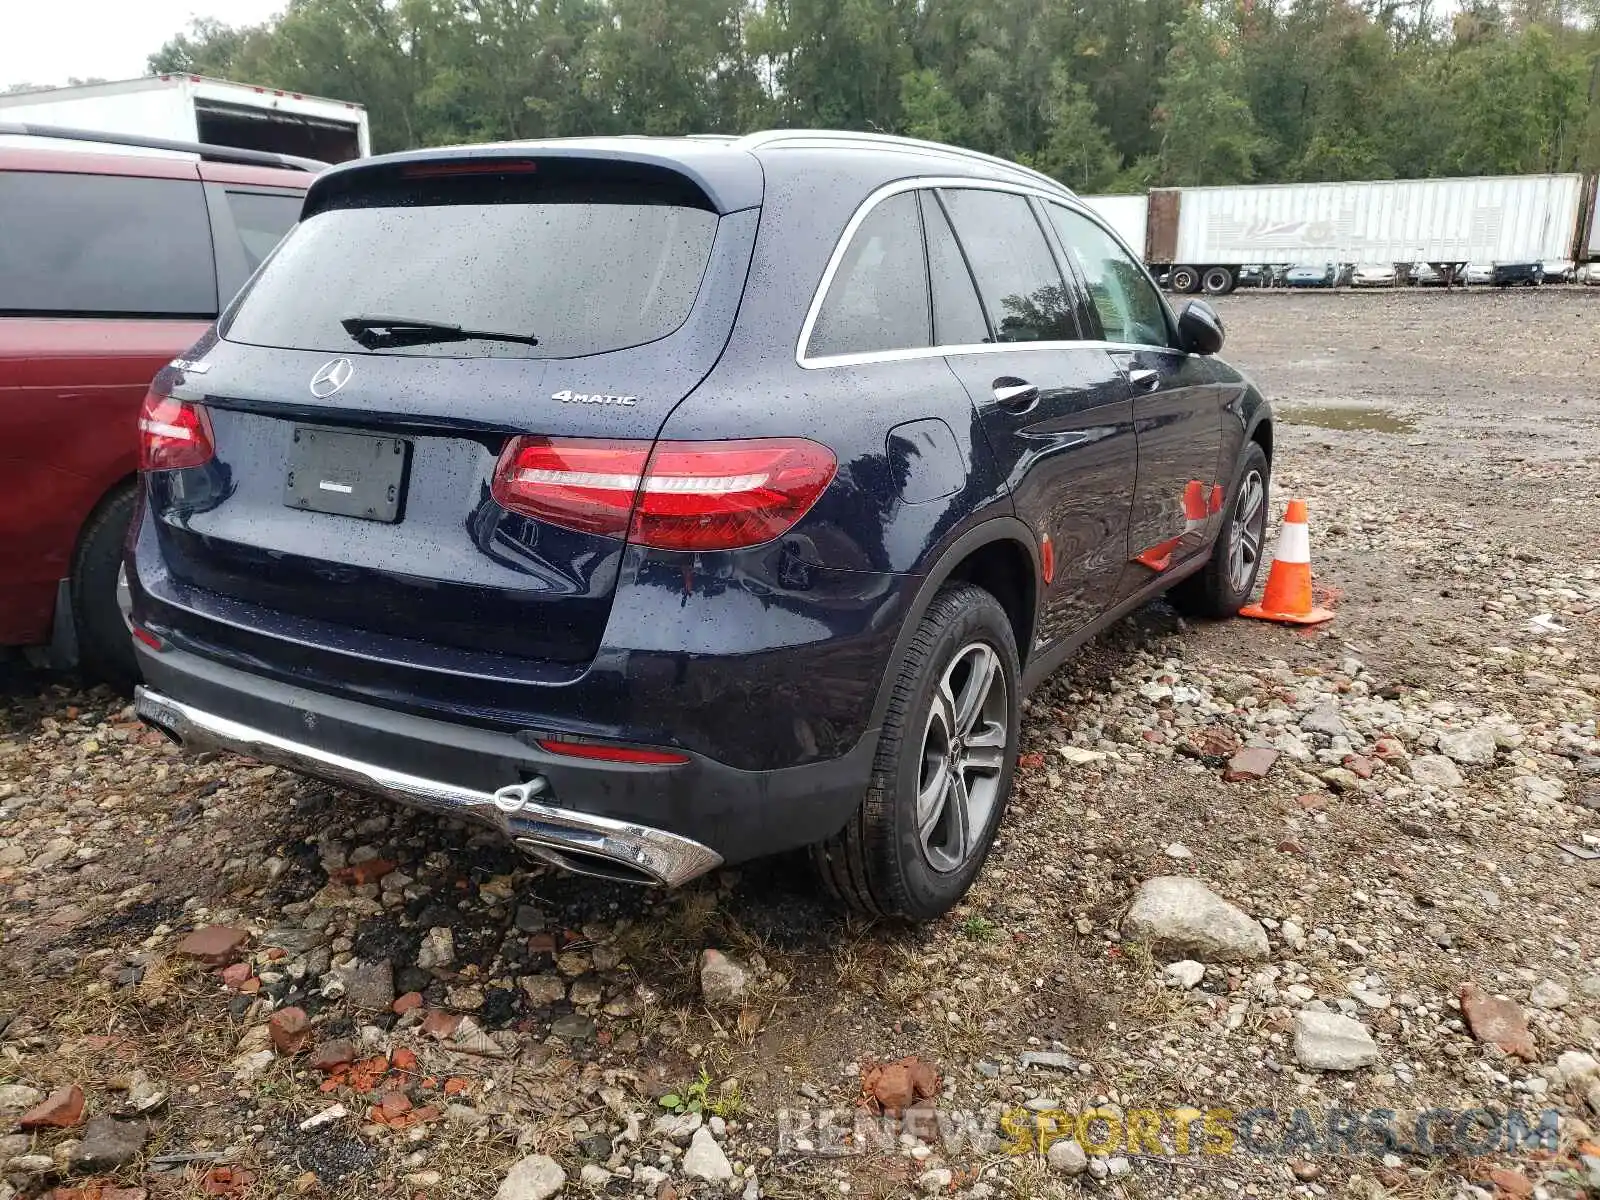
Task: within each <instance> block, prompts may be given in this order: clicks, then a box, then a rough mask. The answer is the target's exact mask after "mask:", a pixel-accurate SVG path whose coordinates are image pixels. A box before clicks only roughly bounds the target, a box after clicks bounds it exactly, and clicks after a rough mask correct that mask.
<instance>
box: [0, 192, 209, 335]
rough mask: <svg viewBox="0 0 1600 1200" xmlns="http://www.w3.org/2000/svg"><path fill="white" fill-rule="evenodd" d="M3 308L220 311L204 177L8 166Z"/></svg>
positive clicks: (0, 246) (2, 196) (1, 246)
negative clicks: (132, 175)
mask: <svg viewBox="0 0 1600 1200" xmlns="http://www.w3.org/2000/svg"><path fill="white" fill-rule="evenodd" d="M0 312H5V313H27V314H40V315H52V316H55V315H61V316H65V315H82V316H133V317H207V318H209V317H214V316H215V315H216V313H217V281H216V275H215V273H214V270H213V266H212V260H211V226H210V222H209V221H208V220H207V217H206V205H205V196H204V194H203V193H202V191H201V186H200V181H199V180H198V179H196V180H193V181H190V180H186V179H137V178H128V177H124V176H119V175H78V174H67V173H57V172H51V171H10V172H0Z"/></svg>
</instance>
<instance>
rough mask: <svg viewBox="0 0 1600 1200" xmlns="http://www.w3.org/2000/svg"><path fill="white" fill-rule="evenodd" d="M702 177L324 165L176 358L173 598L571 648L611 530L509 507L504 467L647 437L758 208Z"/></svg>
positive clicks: (353, 649)
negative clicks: (179, 466)
mask: <svg viewBox="0 0 1600 1200" xmlns="http://www.w3.org/2000/svg"><path fill="white" fill-rule="evenodd" d="M750 162H751V164H752V167H753V168H754V160H753V159H752V160H750ZM754 169H756V170H757V171H758V170H759V169H758V168H754ZM335 174H338V173H335ZM703 182H704V181H703V180H696V179H695V178H692V177H691V176H689V175H687V174H685V173H680V172H677V171H674V170H672V169H671V168H670V167H665V166H661V165H659V164H651V163H639V162H628V161H617V160H614V159H585V158H582V157H554V158H545V157H539V156H537V155H530V156H528V157H526V158H506V157H503V156H502V157H497V158H492V159H488V160H483V159H477V158H466V159H446V160H444V161H429V160H427V159H426V158H421V159H420V160H419V159H415V158H413V159H412V160H410V161H407V162H404V163H401V164H394V165H387V166H385V165H381V160H380V166H378V167H371V166H363V167H360V168H357V169H355V170H353V171H348V172H345V173H344V175H343V176H341V177H339V178H335V179H332V180H331V181H330V182H329V186H327V187H322V185H321V184H320V183H319V185H318V187H319V188H321V190H320V191H319V190H318V189H314V190H313V193H312V195H311V198H310V199H309V200H308V202H307V210H306V212H307V215H306V217H305V219H304V220H302V222H301V224H300V225H299V226H298V227H297V228H296V229H295V231H294V232H293V233H292V234H291V235H290V237H289V238H288V239H287V240H286V241H285V242H284V243H283V244H282V245H281V246H280V247H279V249H278V250H277V252H276V253H275V254H274V255H273V257H272V259H271V260H270V261H269V262H268V263H267V264H266V266H265V267H264V268H263V269H262V272H261V273H260V274H259V275H258V276H257V277H256V279H255V280H254V281H253V283H252V284H251V285H250V286H249V287H248V288H247V289H246V291H245V292H244V293H243V294H242V295H241V297H240V299H239V300H238V301H236V303H235V305H234V306H233V308H232V310H231V311H230V312H229V313H228V314H226V315H225V317H224V319H223V321H222V322H221V323H220V325H219V329H220V331H221V336H220V338H219V339H218V340H217V341H215V342H214V344H212V345H211V346H210V347H209V348H208V349H207V350H206V352H205V355H204V365H203V367H202V370H201V372H195V371H185V372H184V373H183V374H181V375H179V376H177V386H176V387H175V388H174V389H173V397H174V399H176V400H185V401H197V402H199V403H200V404H202V405H203V406H204V409H205V412H206V414H207V416H208V417H209V421H210V427H211V429H210V433H211V438H212V440H213V443H214V446H215V458H214V459H213V460H212V461H211V462H209V463H207V464H206V465H205V466H203V467H196V468H192V469H185V470H177V471H173V472H170V473H168V474H165V475H153V476H151V486H150V501H151V512H152V514H153V516H154V518H155V522H154V523H155V530H156V537H157V539H158V541H159V545H160V549H161V557H162V560H163V562H164V565H165V568H166V574H167V576H168V577H169V579H170V583H171V587H170V589H169V595H168V596H167V597H166V598H167V599H169V600H172V601H173V602H174V603H176V604H178V605H179V606H180V607H181V608H187V609H189V610H190V611H191V612H194V613H199V614H204V615H205V616H208V617H211V618H216V619H218V620H221V621H223V622H225V623H226V624H227V625H229V626H234V627H237V626H239V625H244V626H246V627H247V628H252V627H253V628H255V629H258V630H260V631H262V632H268V633H274V634H280V635H286V636H292V637H293V638H294V639H295V640H297V641H300V642H302V643H305V642H310V643H312V644H317V643H321V644H323V645H325V646H327V647H328V648H331V649H337V650H340V651H342V652H344V653H347V654H348V653H355V654H359V655H362V656H365V657H379V658H386V659H391V660H393V661H400V662H418V661H420V657H419V655H417V654H416V653H415V652H414V651H413V650H409V649H408V647H415V646H416V645H417V644H419V643H420V644H425V645H427V646H429V647H431V648H438V649H444V650H446V651H447V652H449V651H454V652H462V653H465V654H466V655H467V657H468V659H470V658H472V657H475V656H478V655H492V656H494V657H495V658H496V659H498V660H499V663H500V666H501V668H502V669H503V668H504V666H505V659H504V657H503V656H507V655H510V656H514V657H519V658H527V659H541V660H546V661H549V662H554V663H564V664H578V663H584V662H587V661H588V660H589V659H590V658H592V657H593V655H594V653H595V651H596V650H597V648H598V646H599V644H600V639H601V636H602V633H603V631H604V629H605V624H606V620H607V617H608V615H609V612H610V607H611V599H612V595H613V592H614V590H615V587H616V584H617V578H618V571H619V567H620V564H621V559H622V550H623V546H624V541H623V538H622V536H621V531H620V530H618V529H616V528H615V527H614V524H613V525H608V524H607V523H606V522H605V521H604V520H595V521H589V520H587V519H586V518H585V517H584V515H583V513H582V512H581V511H580V512H577V513H576V516H574V513H573V512H571V511H568V512H561V513H558V520H556V521H551V520H546V519H541V515H536V514H542V512H543V510H542V509H540V508H539V507H538V506H537V505H535V506H532V507H531V508H529V509H527V510H525V511H524V512H523V513H518V512H513V511H510V510H509V509H508V508H507V507H505V506H504V505H503V504H502V503H499V502H497V495H499V496H500V498H501V499H504V495H503V494H502V493H500V492H498V491H497V485H496V482H495V480H496V465H497V461H498V460H499V459H500V458H501V456H502V453H503V452H505V451H506V449H507V446H508V443H511V442H513V441H514V440H515V439H517V438H519V437H521V438H527V437H529V436H532V437H534V438H536V439H550V448H545V449H541V447H543V443H542V442H540V441H534V442H531V443H530V442H526V441H523V442H518V443H517V445H518V446H519V447H525V446H528V445H532V446H533V447H534V448H535V450H536V451H537V452H538V454H536V457H537V458H538V461H539V462H542V463H544V464H545V465H546V466H549V465H551V464H552V463H553V464H554V465H555V466H556V467H558V468H562V469H565V470H577V471H581V467H582V462H581V457H582V451H583V448H584V447H585V446H586V445H588V444H589V442H588V440H589V439H598V440H603V441H605V442H607V443H612V442H618V441H621V442H632V443H638V442H643V443H645V444H646V445H648V443H649V441H650V440H651V439H653V438H654V437H655V436H656V434H657V432H658V431H659V429H660V428H661V425H662V422H663V421H664V420H665V419H666V417H667V415H668V413H669V412H670V411H671V410H672V408H673V407H674V406H675V405H676V404H677V403H678V402H679V401H680V400H681V399H682V398H683V397H684V396H686V395H687V394H688V393H689V392H690V391H692V390H693V389H694V387H695V386H696V385H697V384H698V383H699V381H700V380H701V379H703V378H704V376H705V375H706V373H707V372H708V371H709V370H710V369H711V367H712V366H713V365H714V364H715V362H716V360H717V358H718V356H719V355H720V354H721V351H722V348H723V346H724V345H725V344H726V341H727V338H728V334H729V331H730V329H731V328H732V323H733V318H734V314H735V311H736V309H737V305H738V302H739V298H740V295H741V293H742V290H743V286H744V279H745V273H746V270H747V268H748V263H749V258H750V249H751V245H752V243H753V241H754V233H755V225H756V216H757V212H758V209H756V208H754V207H751V206H748V205H747V206H745V207H742V208H740V209H738V210H735V211H719V208H725V207H726V206H727V204H728V203H730V201H729V199H728V197H727V196H726V195H720V196H719V195H718V194H717V193H716V190H715V189H714V188H712V189H709V190H708V189H707V188H706V187H704V186H703ZM756 184H757V187H759V175H757V176H756ZM745 195H746V198H748V190H747V191H746V193H745ZM756 195H757V196H758V195H759V191H757V192H756ZM719 201H720V203H719ZM540 455H542V457H540ZM574 455H576V457H574ZM574 464H575V465H574ZM537 473H538V472H535V474H537ZM557 474H559V471H558V472H557ZM551 478H554V476H551ZM547 491H548V489H547ZM553 494H554V497H555V499H554V500H553V501H549V503H551V504H553V505H554V506H555V507H556V508H557V509H559V508H560V507H561V506H562V504H563V503H564V500H563V496H562V494H561V492H560V491H559V489H556V490H555V491H554V493H553ZM546 500H547V501H548V495H547V497H546ZM579 507H581V505H580V506H579ZM464 665H469V666H470V662H469V663H466V664H464Z"/></svg>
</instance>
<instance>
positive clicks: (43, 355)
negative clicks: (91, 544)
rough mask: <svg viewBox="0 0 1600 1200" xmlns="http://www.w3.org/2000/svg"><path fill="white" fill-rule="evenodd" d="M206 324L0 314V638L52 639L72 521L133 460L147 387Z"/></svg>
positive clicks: (77, 522) (74, 534)
mask: <svg viewBox="0 0 1600 1200" xmlns="http://www.w3.org/2000/svg"><path fill="white" fill-rule="evenodd" d="M205 328H206V324H205V322H203V321H164V320H162V321H156V320H120V319H115V320H108V319H96V318H70V317H69V318H33V317H0V479H4V480H5V481H6V486H5V487H4V488H0V545H3V546H4V547H5V548H6V553H5V554H4V555H0V642H4V643H6V644H10V645H26V644H32V643H37V642H42V641H45V640H48V637H49V634H50V621H51V616H52V613H53V611H54V607H55V589H56V584H57V583H58V581H60V580H61V579H63V578H65V577H66V576H67V575H68V574H69V572H70V571H71V564H72V552H73V548H74V547H75V545H76V544H77V539H78V531H79V529H80V528H81V527H82V525H83V522H84V521H85V520H86V519H87V518H88V516H89V514H90V513H91V512H92V511H93V510H94V507H95V505H96V504H98V503H99V502H100V500H101V499H102V498H103V497H104V496H105V494H106V493H107V492H108V491H110V490H111V489H112V488H113V487H115V486H116V485H117V484H118V483H120V482H121V481H123V480H125V479H129V478H131V477H132V476H133V474H134V473H135V471H136V470H137V468H138V443H137V439H136V437H135V430H134V423H135V421H136V420H137V417H138V411H139V402H140V400H141V399H142V398H143V397H144V393H145V389H146V388H147V387H148V386H149V384H150V381H151V379H152V378H153V377H154V376H155V374H156V372H157V371H158V370H160V369H161V367H162V365H163V364H165V363H166V362H167V361H168V360H169V359H171V358H172V357H173V356H174V355H177V354H180V353H182V351H183V349H184V347H186V346H188V345H189V344H190V343H192V342H193V341H195V339H196V338H198V337H199V336H200V335H201V334H202V333H204V332H205Z"/></svg>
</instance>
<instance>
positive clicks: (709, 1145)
mask: <svg viewBox="0 0 1600 1200" xmlns="http://www.w3.org/2000/svg"><path fill="white" fill-rule="evenodd" d="M683 1173H684V1174H685V1175H687V1176H688V1177H689V1178H690V1179H704V1180H705V1181H706V1182H708V1183H720V1182H722V1181H723V1180H727V1179H732V1178H733V1166H732V1164H730V1163H729V1162H728V1156H727V1155H726V1154H724V1153H723V1152H722V1147H721V1146H719V1145H717V1139H716V1138H714V1137H712V1136H711V1130H709V1129H706V1128H703V1127H702V1128H700V1129H697V1130H695V1131H694V1137H693V1139H692V1140H691V1141H690V1142H689V1149H688V1150H687V1151H686V1152H685V1153H684V1156H683Z"/></svg>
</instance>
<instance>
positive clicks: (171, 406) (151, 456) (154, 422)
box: [139, 392, 216, 471]
mask: <svg viewBox="0 0 1600 1200" xmlns="http://www.w3.org/2000/svg"><path fill="white" fill-rule="evenodd" d="M215 456H216V444H215V442H214V441H213V440H212V437H211V416H210V414H209V413H207V412H206V410H205V409H204V408H202V407H201V406H200V405H198V404H190V403H189V402H188V401H187V400H174V399H173V398H172V397H171V396H159V395H157V394H156V393H155V392H148V393H146V395H145V398H144V405H143V406H142V407H141V408H140V410H139V469H140V470H141V471H177V470H181V469H183V468H185V467H201V466H204V465H205V464H206V463H208V462H210V461H211V460H212V458H214V457H215Z"/></svg>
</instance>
